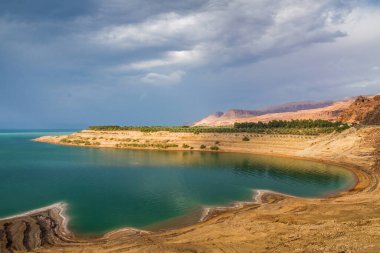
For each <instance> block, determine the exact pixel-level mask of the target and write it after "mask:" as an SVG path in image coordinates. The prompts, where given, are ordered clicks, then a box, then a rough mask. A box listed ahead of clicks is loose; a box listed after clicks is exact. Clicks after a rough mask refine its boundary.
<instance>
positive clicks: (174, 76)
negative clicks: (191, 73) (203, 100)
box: [140, 71, 186, 85]
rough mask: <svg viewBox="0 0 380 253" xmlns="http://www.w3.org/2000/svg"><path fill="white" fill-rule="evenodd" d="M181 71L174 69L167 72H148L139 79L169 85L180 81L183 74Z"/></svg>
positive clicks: (144, 81)
mask: <svg viewBox="0 0 380 253" xmlns="http://www.w3.org/2000/svg"><path fill="white" fill-rule="evenodd" d="M185 74H186V73H185V72H183V71H175V72H172V73H169V74H159V73H148V74H146V75H145V76H144V77H142V78H141V79H140V81H141V82H143V83H149V84H156V85H170V84H176V83H179V82H180V81H182V78H183V77H184V76H185Z"/></svg>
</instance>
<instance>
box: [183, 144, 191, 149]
mask: <svg viewBox="0 0 380 253" xmlns="http://www.w3.org/2000/svg"><path fill="white" fill-rule="evenodd" d="M189 147H190V146H189V145H187V144H182V148H189Z"/></svg>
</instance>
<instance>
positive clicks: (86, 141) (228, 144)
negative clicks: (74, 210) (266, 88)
mask: <svg viewBox="0 0 380 253" xmlns="http://www.w3.org/2000/svg"><path fill="white" fill-rule="evenodd" d="M355 101H356V102H359V104H356V105H355V104H352V103H351V105H349V106H348V107H347V108H349V110H346V111H345V114H344V115H343V114H341V115H343V116H342V117H344V118H349V119H353V121H359V122H360V120H359V118H358V116H360V115H359V114H361V113H362V112H361V109H360V108H367V109H365V110H366V111H368V107H367V105H368V104H369V103H370V104H371V106H372V105H373V104H372V102H373V100H370V102H368V100H363V99H362V98H360V99H359V101H357V100H355ZM360 101H362V102H360ZM371 101H372V102H371ZM363 105H364V106H363ZM371 108H374V109H373V110H372V111H371V112H370V113H368V115H369V116H364V117H363V116H360V119H362V120H365V119H371V120H373V119H375V120H377V119H376V115H377V114H376V112H377V111H376V110H378V107H377V106H372V107H371ZM363 110H364V109H363ZM371 122H374V121H371ZM244 137H248V139H249V140H248V141H247V140H243V138H244ZM68 140H70V142H68ZM35 141H39V142H46V143H51V144H56V145H75V146H82V147H83V148H94V147H95V148H137V149H165V150H188V151H189V152H198V151H199V150H202V151H212V152H241V153H252V154H265V155H271V156H284V157H292V158H296V159H307V160H315V161H320V162H325V163H331V164H336V165H340V166H342V167H345V168H347V169H348V170H351V171H352V172H353V173H354V174H355V175H356V177H357V184H356V186H355V187H354V188H352V189H350V190H349V191H347V192H343V193H340V194H338V195H337V196H327V197H325V198H319V199H306V198H297V197H292V196H284V195H281V194H278V193H273V192H261V194H260V196H259V197H258V198H257V202H256V203H246V204H241V205H236V206H234V207H230V208H220V209H217V210H211V211H210V212H209V213H208V215H207V216H206V217H205V219H203V220H202V221H199V222H198V223H195V224H193V225H190V226H185V227H182V228H175V229H169V230H162V231H155V232H152V231H142V230H136V229H133V228H125V229H121V230H117V231H113V232H110V233H107V234H105V235H103V236H100V237H97V238H84V237H81V236H80V235H77V234H73V233H72V232H70V231H68V229H67V227H66V224H67V223H68V222H70V221H69V217H66V216H65V212H64V211H65V207H64V206H63V205H62V204H57V205H54V206H50V207H47V208H44V209H41V210H35V211H32V212H29V213H26V214H24V215H18V216H14V217H9V218H5V219H1V220H0V249H1V252H18V251H19V252H24V251H30V252H380V186H379V178H380V126H376V125H366V124H359V125H356V126H354V127H351V128H349V129H347V130H344V131H342V132H333V133H330V134H320V135H285V134H284V135H281V134H273V135H270V134H255V133H175V132H163V131H161V132H150V133H149V132H139V131H94V130H83V131H80V132H77V133H73V134H71V135H67V136H45V137H41V138H38V139H36V140H35ZM136 144H141V145H136ZM142 144H143V145H142ZM165 145H166V146H165ZM202 145H204V146H205V148H202ZM211 146H217V147H218V149H217V150H211V149H210V147H211Z"/></svg>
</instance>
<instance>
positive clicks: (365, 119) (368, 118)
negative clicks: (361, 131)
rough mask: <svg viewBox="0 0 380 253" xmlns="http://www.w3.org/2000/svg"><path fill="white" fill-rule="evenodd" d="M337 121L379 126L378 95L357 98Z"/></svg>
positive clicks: (379, 102) (379, 108) (379, 99)
mask: <svg viewBox="0 0 380 253" xmlns="http://www.w3.org/2000/svg"><path fill="white" fill-rule="evenodd" d="M338 120H340V121H344V122H351V123H362V124H367V125H373V124H380V95H377V96H373V97H363V96H359V97H357V98H356V100H355V101H354V102H353V103H352V104H351V105H350V106H349V107H348V108H347V110H345V111H344V112H343V113H342V114H341V115H340V116H339V117H338Z"/></svg>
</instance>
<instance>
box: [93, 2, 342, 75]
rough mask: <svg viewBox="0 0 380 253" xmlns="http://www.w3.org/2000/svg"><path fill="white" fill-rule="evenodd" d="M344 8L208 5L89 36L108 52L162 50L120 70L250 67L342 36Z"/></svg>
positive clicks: (328, 4) (308, 4) (314, 4)
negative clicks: (239, 64)
mask: <svg viewBox="0 0 380 253" xmlns="http://www.w3.org/2000/svg"><path fill="white" fill-rule="evenodd" d="M344 9H345V8H344V7H342V6H335V5H334V4H332V2H331V1H327V0H326V1H303V0H286V1H274V0H271V1H269V2H268V1H264V0H258V1H247V0H231V1H216V0H212V1H209V3H208V4H207V5H205V7H203V8H201V9H199V10H197V11H193V12H189V13H186V14H180V13H175V12H168V13H164V14H159V15H156V16H153V17H151V18H149V19H148V20H145V21H143V22H140V23H133V24H127V25H117V26H112V25H110V26H108V27H105V28H104V29H101V30H100V31H97V32H96V33H95V35H94V37H95V41H96V42H97V43H99V44H100V45H103V46H106V47H110V48H113V49H115V48H117V49H122V50H125V49H128V50H132V49H145V48H156V49H157V50H158V51H160V50H162V49H160V48H165V49H164V50H165V51H163V52H162V55H163V56H162V57H161V58H158V59H155V58H153V59H150V60H144V61H136V62H132V63H126V64H124V65H123V66H120V67H118V68H119V69H124V70H144V69H151V68H159V67H165V68H167V67H168V66H174V65H181V68H183V67H184V66H185V65H191V66H194V65H196V64H197V65H201V64H212V65H223V64H230V63H231V62H235V61H238V62H239V61H248V62H254V61H257V60H258V59H265V58H268V57H274V56H278V55H283V54H286V53H289V52H292V51H294V50H295V49H298V48H303V47H307V46H310V45H312V44H315V43H321V42H332V41H334V40H335V39H336V38H339V37H342V36H344V33H343V32H341V31H340V30H339V24H340V23H341V22H342V21H341V20H342V19H341V17H342V16H345V15H346V12H344V11H343V10H344ZM200 45H201V46H200ZM167 48H170V49H174V48H176V50H170V49H169V50H168V49H167ZM178 48H180V50H178ZM188 48H193V49H191V50H189V49H188ZM201 59H202V60H201ZM177 67H178V66H174V68H177Z"/></svg>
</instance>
